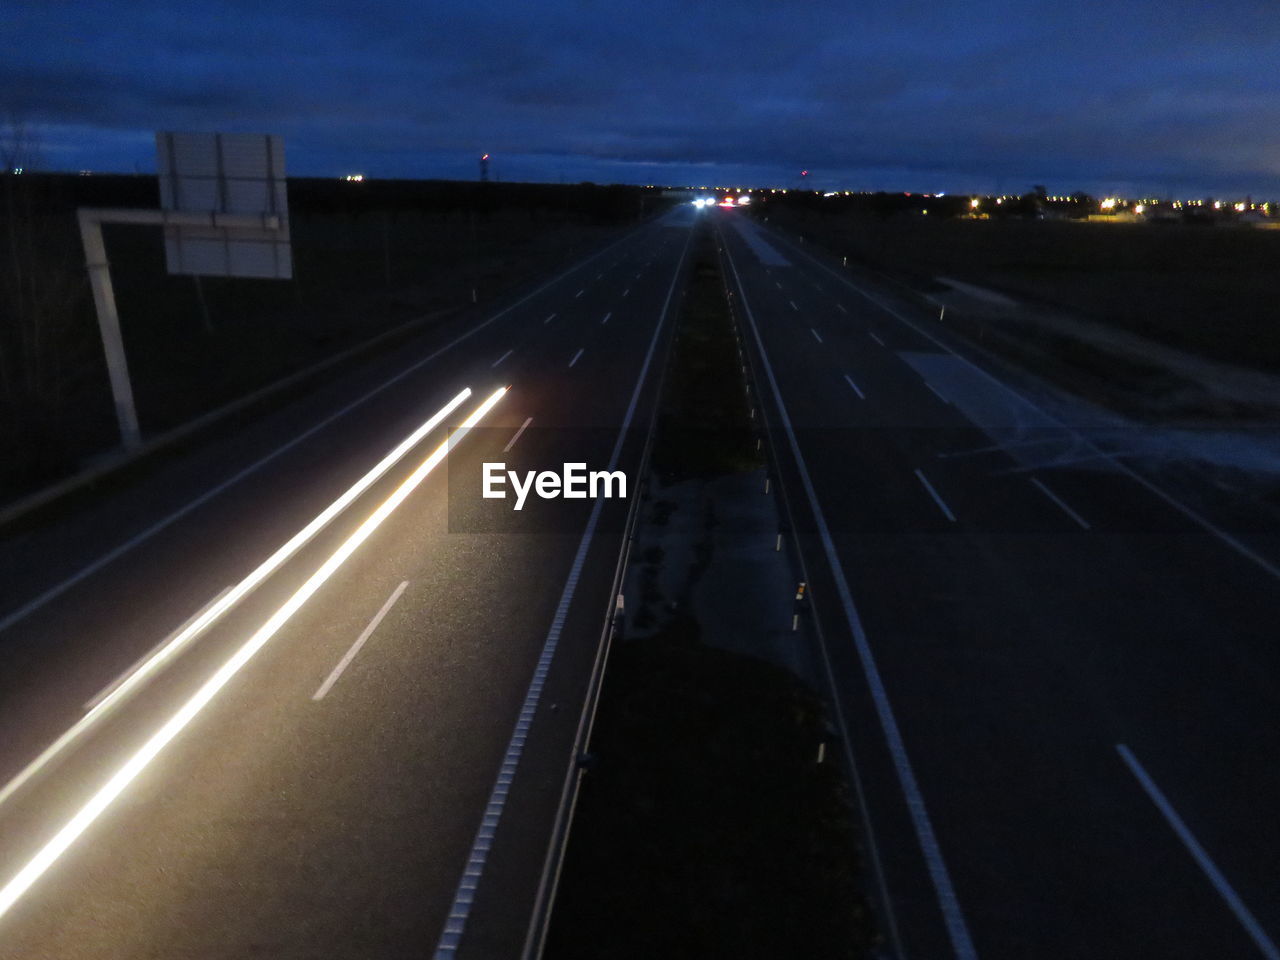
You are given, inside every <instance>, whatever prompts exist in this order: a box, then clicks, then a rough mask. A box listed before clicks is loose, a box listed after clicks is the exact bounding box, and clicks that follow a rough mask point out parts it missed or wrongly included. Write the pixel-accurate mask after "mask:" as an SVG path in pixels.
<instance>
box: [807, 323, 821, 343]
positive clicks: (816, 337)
mask: <svg viewBox="0 0 1280 960" xmlns="http://www.w3.org/2000/svg"><path fill="white" fill-rule="evenodd" d="M809 332H810V333H812V334H813V339H815V340H817V341H818V342H819V343H821V342H822V337H820V336H819V335H818V331H817V330H815V329H813V327H810V328H809Z"/></svg>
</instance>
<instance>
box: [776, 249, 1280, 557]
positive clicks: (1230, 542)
mask: <svg viewBox="0 0 1280 960" xmlns="http://www.w3.org/2000/svg"><path fill="white" fill-rule="evenodd" d="M774 236H775V237H777V236H778V235H777V234H776V233H774ZM779 240H780V242H782V243H785V244H786V245H787V246H789V247H791V249H793V250H796V251H798V252H799V253H803V254H804V255H805V256H806V257H807V258H808V259H809V260H810V261H811V262H812V263H813V264H814V266H816V267H817V268H818V269H819V270H824V271H826V272H827V273H828V274H830V275H831V276H832V277H834V278H835V279H837V280H839V281H840V282H841V283H843V284H844V285H845V286H846V287H848V288H849V289H850V290H852V291H853V292H854V293H856V294H858V295H859V296H861V297H862V298H863V299H864V300H868V301H870V302H871V303H873V304H875V305H876V306H877V307H879V308H880V309H881V310H883V311H884V312H885V313H887V314H889V316H891V317H893V318H894V319H896V320H897V321H898V322H899V323H901V324H903V325H904V326H907V327H910V328H911V329H912V330H914V331H915V332H916V333H918V334H920V336H922V337H924V338H925V339H926V340H928V341H929V342H930V343H932V344H934V345H935V346H936V347H938V348H939V349H941V350H944V351H946V352H947V353H949V354H951V355H952V356H953V357H955V358H956V359H957V360H959V361H961V362H962V363H964V364H965V365H966V366H968V367H969V368H970V369H972V370H973V371H974V372H976V373H977V374H978V375H979V376H981V377H983V378H984V379H986V380H988V381H989V382H990V383H992V384H994V385H995V386H996V387H998V388H999V389H1001V390H1003V391H1005V392H1006V393H1008V394H1009V395H1010V396H1012V397H1014V398H1015V399H1016V400H1018V401H1019V402H1020V403H1024V404H1026V405H1027V406H1028V407H1030V408H1031V409H1032V410H1035V411H1036V412H1037V413H1039V414H1040V415H1041V416H1043V417H1045V418H1046V419H1048V420H1052V421H1053V422H1054V423H1056V424H1057V425H1058V426H1060V427H1061V428H1062V429H1063V430H1064V431H1066V432H1068V433H1070V434H1071V435H1072V436H1074V437H1075V438H1076V439H1077V440H1079V441H1080V442H1081V443H1083V444H1084V445H1085V446H1086V447H1088V448H1090V449H1092V450H1094V451H1095V452H1096V453H1097V455H1098V457H1099V458H1100V459H1103V460H1106V461H1107V462H1109V463H1112V464H1114V465H1115V467H1116V468H1117V469H1118V470H1120V472H1121V473H1123V474H1124V475H1125V476H1127V477H1128V478H1129V479H1130V480H1133V481H1134V482H1135V483H1137V484H1138V485H1140V486H1142V487H1145V488H1146V490H1147V491H1148V492H1149V493H1151V494H1153V495H1154V496H1156V497H1158V498H1159V499H1161V500H1163V501H1164V502H1165V503H1167V504H1168V505H1169V506H1170V507H1172V508H1173V509H1174V510H1177V511H1178V512H1179V513H1181V514H1182V515H1183V516H1184V517H1186V518H1187V519H1188V520H1190V521H1191V522H1192V523H1194V524H1196V525H1197V526H1199V527H1200V528H1201V529H1203V530H1205V531H1206V532H1208V533H1210V534H1212V535H1213V536H1215V537H1217V538H1218V539H1219V540H1221V541H1222V542H1223V543H1224V544H1226V545H1227V546H1228V547H1230V548H1231V549H1232V550H1234V551H1235V552H1236V553H1238V554H1240V556H1242V557H1244V558H1245V559H1246V560H1249V561H1251V562H1252V563H1253V564H1255V565H1256V566H1258V567H1259V568H1261V569H1262V570H1263V571H1265V572H1266V573H1268V574H1270V575H1271V576H1272V577H1274V578H1275V579H1277V580H1280V565H1277V564H1275V563H1272V562H1271V561H1270V560H1268V559H1267V558H1266V557H1264V556H1262V554H1260V553H1258V552H1257V551H1256V550H1254V549H1253V548H1252V547H1250V546H1248V545H1246V544H1245V543H1243V542H1242V541H1240V540H1239V539H1237V538H1236V537H1234V536H1232V535H1231V534H1230V533H1227V531H1225V530H1223V529H1222V528H1220V527H1219V526H1218V525H1217V524H1215V523H1214V522H1213V521H1212V520H1210V519H1209V518H1207V517H1204V516H1201V515H1200V514H1199V513H1198V512H1196V511H1195V510H1193V509H1192V508H1191V507H1189V506H1187V505H1186V504H1185V503H1183V502H1182V501H1181V500H1179V499H1178V498H1177V497H1175V496H1173V494H1171V493H1167V492H1166V491H1164V490H1162V489H1161V488H1160V487H1159V486H1157V485H1156V484H1155V483H1153V482H1152V481H1150V480H1148V479H1147V478H1146V477H1144V476H1142V475H1141V474H1140V473H1138V472H1137V471H1135V470H1134V469H1133V468H1132V467H1130V466H1129V465H1128V464H1127V463H1125V462H1124V461H1123V460H1122V459H1121V458H1120V456H1119V455H1117V454H1115V453H1108V452H1106V451H1104V450H1102V449H1101V448H1100V447H1099V446H1098V445H1097V444H1096V443H1094V442H1093V441H1092V440H1090V439H1088V438H1087V437H1085V436H1083V435H1082V434H1081V433H1080V432H1079V431H1078V430H1075V429H1073V428H1071V427H1068V426H1067V425H1066V424H1065V423H1063V422H1062V421H1061V420H1059V419H1058V418H1057V417H1054V416H1052V415H1051V414H1049V413H1047V412H1046V411H1045V410H1044V409H1043V408H1042V407H1040V406H1039V405H1038V404H1035V403H1032V402H1031V401H1030V400H1028V399H1027V398H1026V397H1024V396H1023V395H1022V394H1021V393H1019V392H1018V391H1017V390H1015V389H1014V388H1013V387H1011V386H1009V385H1008V384H1007V383H1005V382H1003V381H1002V380H1000V379H999V378H998V377H996V376H994V375H993V374H991V373H988V372H987V371H986V370H984V369H982V367H980V366H978V365H977V364H976V363H974V362H973V361H972V360H970V359H969V358H968V357H966V356H964V355H963V354H962V353H959V352H958V351H957V350H955V349H954V348H953V347H950V346H948V345H947V344H945V343H943V342H942V341H941V340H939V339H938V338H937V337H935V336H934V335H933V334H931V333H929V332H928V331H926V330H924V329H923V328H921V327H920V326H919V325H918V324H916V323H915V322H913V321H912V320H909V319H908V318H906V317H904V316H903V315H902V314H901V313H899V312H898V311H897V310H895V309H893V308H892V307H890V306H889V305H888V304H886V303H883V302H882V301H881V300H880V298H879V297H877V296H875V295H873V294H870V293H868V292H867V291H865V290H863V289H862V288H861V287H859V286H858V285H857V284H856V283H854V282H853V281H851V280H850V279H849V278H848V277H844V276H841V275H840V274H839V273H837V272H836V271H835V270H834V269H832V268H831V267H828V266H826V265H825V264H823V263H822V262H821V261H819V260H818V259H817V258H816V257H814V256H813V255H812V254H810V253H809V252H808V251H806V250H801V249H800V248H799V247H797V246H796V245H795V244H794V243H791V242H789V241H786V240H781V238H779ZM872 336H874V334H873V335H872Z"/></svg>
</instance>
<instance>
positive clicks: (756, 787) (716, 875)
mask: <svg viewBox="0 0 1280 960" xmlns="http://www.w3.org/2000/svg"><path fill="white" fill-rule="evenodd" d="M704 230H705V228H704ZM698 239H699V242H698V243H697V245H696V246H695V251H694V259H693V274H692V277H691V282H690V288H689V293H688V296H687V298H686V300H685V303H684V307H683V310H682V313H681V317H680V323H679V326H678V334H677V340H676V344H675V350H674V353H673V356H672V361H671V366H670V368H669V370H668V372H667V380H666V383H665V385H664V390H665V393H664V396H663V398H662V407H661V411H662V412H661V417H660V420H659V423H660V425H659V434H658V436H657V437H656V438H655V446H654V470H655V471H658V470H664V469H665V471H667V475H668V476H669V477H670V478H672V479H690V478H692V479H695V480H701V481H708V480H710V479H712V478H713V477H715V476H717V475H719V476H723V475H724V474H726V473H729V472H732V471H735V470H738V469H742V468H743V467H744V466H750V465H755V464H754V456H755V455H754V444H753V443H752V441H751V439H750V438H751V435H752V434H751V429H750V428H751V423H750V421H749V420H748V416H747V414H748V410H747V407H746V404H745V402H744V400H743V389H742V384H743V378H742V375H741V372H740V370H739V368H738V365H737V354H736V350H735V348H734V340H733V329H732V325H731V320H730V315H729V312H728V309H727V304H726V301H725V295H724V288H723V286H722V284H721V279H720V275H719V272H718V269H717V266H716V254H715V248H714V244H713V241H712V239H711V237H710V235H709V233H708V232H704V233H703V234H702V235H701V236H700V237H699V238H698ZM689 418H695V419H696V422H697V429H695V430H685V429H682V427H681V423H682V422H683V421H685V420H686V419H689ZM717 434H722V435H721V436H719V437H717V436H716V435H717ZM660 457H661V462H662V464H663V465H662V466H660V465H659V458H660ZM686 458H687V464H688V466H687V468H686V467H685V466H683V465H682V464H684V463H685V462H686ZM651 506H652V507H654V508H655V509H654V513H653V517H652V518H651V519H650V521H649V522H665V521H666V512H667V510H669V509H670V507H671V506H672V505H671V504H669V503H668V504H666V505H665V506H666V508H667V509H666V510H664V509H661V508H662V507H663V506H664V504H663V503H661V502H659V503H655V504H652V505H651ZM691 535H693V536H698V535H699V534H697V533H692V534H691ZM770 547H771V545H770ZM694 548H695V550H696V544H695V545H694ZM662 560H663V556H662V551H661V550H660V549H657V548H654V549H651V550H649V551H646V553H645V554H644V555H643V556H641V557H638V558H637V562H642V563H644V564H645V565H647V566H652V565H656V564H660V563H661V562H662ZM725 602H727V603H732V602H733V601H732V598H725ZM700 635H701V626H700V624H699V622H698V620H697V619H695V618H694V617H693V616H692V615H690V614H688V613H677V614H676V615H674V616H672V617H669V618H668V619H667V623H666V625H665V627H664V628H663V629H662V630H660V631H659V632H658V633H657V634H656V635H654V636H652V637H650V638H648V639H633V640H627V639H626V638H625V637H623V638H620V639H619V640H618V641H617V642H616V643H615V646H614V648H613V651H612V653H611V655H610V659H609V663H608V669H607V672H606V675H605V680H604V686H603V689H602V694H601V700H600V707H599V712H598V714H597V720H596V727H595V730H594V732H593V735H592V740H591V744H590V751H591V755H592V763H591V766H590V768H589V772H588V773H587V776H586V777H585V778H584V780H583V783H582V792H581V795H580V798H579V805H578V808H577V814H576V818H575V820H574V824H573V828H572V833H571V836H570V841H569V846H568V850H567V852H566V859H565V863H564V871H563V874H562V877H561V883H560V887H559V892H558V896H557V899H556V904H555V908H554V911H553V913H552V921H551V929H550V931H549V936H548V943H547V950H546V954H545V955H546V956H547V957H548V958H549V960H577V958H580V957H591V958H594V960H632V958H634V960H651V958H654V957H663V958H667V960H682V958H689V960H695V958H696V960H705V958H709V957H734V958H744V960H750V958H757V957H758V958H770V960H772V958H776V957H822V958H828V960H841V958H850V960H852V958H864V957H867V956H868V955H869V953H870V951H871V950H872V948H873V946H874V944H875V942H876V934H875V929H874V924H873V921H872V917H871V914H870V910H869V908H868V907H867V901H866V898H865V896H864V895H863V892H862V889H861V886H860V877H859V869H860V860H859V845H858V837H857V835H856V830H855V828H854V825H853V823H854V821H853V815H852V811H851V806H850V798H849V796H848V792H847V787H846V785H845V783H844V781H843V779H842V775H841V772H840V768H839V767H838V766H837V765H836V764H835V763H834V756H833V755H831V754H830V753H828V756H827V758H826V762H824V763H818V762H817V753H818V746H819V743H821V742H823V741H825V740H827V739H828V734H827V730H826V724H825V721H824V713H823V706H822V703H821V702H820V700H819V699H818V698H817V697H816V696H815V695H814V694H813V692H812V691H811V690H810V689H809V688H808V687H807V686H806V685H805V684H804V683H802V682H801V681H800V680H798V679H797V678H796V677H795V676H793V675H792V674H790V673H789V672H787V671H785V670H783V669H781V668H780V667H777V666H774V665H772V664H769V663H766V662H764V661H760V660H755V659H753V658H750V657H746V656H743V655H741V654H736V653H731V652H726V651H724V650H721V649H716V648H712V647H710V646H707V645H705V644H704V643H702V642H701V640H700Z"/></svg>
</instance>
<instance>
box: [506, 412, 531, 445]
mask: <svg viewBox="0 0 1280 960" xmlns="http://www.w3.org/2000/svg"><path fill="white" fill-rule="evenodd" d="M531 423H533V417H529V418H528V419H526V420H525V422H524V423H522V424H520V429H519V430H517V431H516V433H515V436H513V437H512V438H511V439H510V440H508V441H507V445H506V446H505V447H503V448H502V452H503V453H507V452H509V451H510V450H511V448H512V447H514V446H515V445H516V441H517V440H519V439H520V434H522V433H524V431H525V429H526V428H527V427H528V426H529V424H531Z"/></svg>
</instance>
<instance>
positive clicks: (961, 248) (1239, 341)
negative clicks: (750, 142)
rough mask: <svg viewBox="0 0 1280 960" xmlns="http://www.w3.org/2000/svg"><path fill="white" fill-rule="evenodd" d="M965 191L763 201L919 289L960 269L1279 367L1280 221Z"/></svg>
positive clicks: (1104, 317) (1041, 298) (1202, 349)
mask: <svg viewBox="0 0 1280 960" xmlns="http://www.w3.org/2000/svg"><path fill="white" fill-rule="evenodd" d="M957 199H958V198H950V197H949V198H942V199H941V200H939V199H938V198H932V199H922V198H905V197H901V198H900V197H896V196H892V195H884V198H883V199H881V200H880V201H878V202H872V201H871V200H870V199H862V198H856V197H850V198H844V197H829V198H823V197H815V196H812V195H809V196H799V195H797V196H794V197H793V196H792V195H790V194H788V195H787V196H786V197H785V198H784V197H782V196H781V195H778V196H772V197H769V198H768V199H767V201H766V202H765V203H763V204H760V205H757V206H756V207H755V208H753V213H755V214H756V215H757V216H767V217H769V219H770V223H771V224H775V225H777V226H782V227H786V228H788V229H791V230H794V231H796V232H799V233H801V234H804V235H806V236H808V237H809V238H810V239H812V240H814V241H816V242H819V243H820V244H821V245H823V246H824V247H826V248H827V249H829V250H831V252H833V253H835V254H836V255H838V256H848V257H849V259H850V262H851V263H860V264H862V265H865V266H869V267H874V268H876V269H879V270H883V271H885V272H887V273H889V274H891V275H893V276H895V277H898V278H900V279H903V280H905V281H907V282H908V283H910V284H911V285H912V286H914V287H916V288H917V289H924V290H927V289H929V285H930V284H931V283H932V282H933V280H932V278H933V277H936V276H946V277H953V278H955V279H959V280H964V281H967V282H970V283H976V284H979V285H982V286H986V287H990V288H992V289H995V290H1000V291H1003V292H1006V293H1008V294H1010V295H1011V296H1013V297H1015V298H1018V299H1021V300H1024V301H1028V302H1032V303H1041V304H1045V305H1049V306H1054V307H1060V308H1064V309H1066V310H1069V311H1073V312H1075V313H1077V314H1078V315H1080V316H1082V317H1085V318H1087V319H1092V320H1096V321H1101V322H1104V323H1106V324H1110V325H1114V326H1115V327H1118V328H1121V329H1124V330H1128V331H1131V332H1133V333H1136V334H1139V335H1141V336H1143V337H1147V338H1148V339H1151V340H1153V341H1156V342H1159V343H1165V344H1168V345H1170V346H1173V347H1178V348H1180V349H1183V350H1186V351H1188V352H1191V353H1195V354H1199V355H1201V356H1204V357H1207V358H1211V359H1215V360H1221V361H1226V362H1229V363H1235V364H1239V365H1242V366H1247V367H1253V368H1256V369H1261V370H1267V371H1270V372H1273V373H1280V282H1277V278H1276V272H1275V264H1276V263H1278V262H1280V230H1258V229H1252V228H1249V227H1247V226H1239V225H1231V224H1226V223H1223V224H1209V223H1207V222H1206V223H1192V222H1189V221H1188V222H1170V223H1164V222H1151V223H1132V224H1120V223H1116V224H1112V223H1084V222H1072V221H1069V220H1037V219H1030V218H1028V217H1027V216H1019V215H1017V213H1018V208H1017V207H1016V205H1014V204H1010V208H1011V211H1012V213H1011V215H1007V216H1001V217H997V218H995V219H991V220H967V219H961V218H959V217H958V216H957V215H956V214H958V213H960V212H962V208H959V209H955V210H952V208H951V206H946V204H948V203H951V205H952V206H955V203H954V202H955V201H956V200H957ZM959 199H963V198H959ZM923 209H928V210H929V214H928V215H924V214H922V213H921V210H923ZM1030 212H1033V211H1029V210H1023V211H1022V213H1024V214H1027V213H1030Z"/></svg>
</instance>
